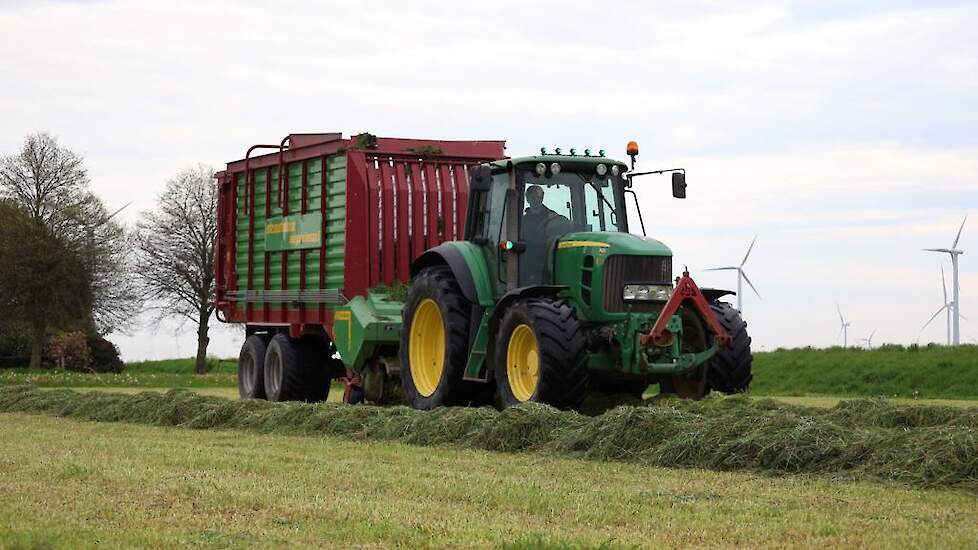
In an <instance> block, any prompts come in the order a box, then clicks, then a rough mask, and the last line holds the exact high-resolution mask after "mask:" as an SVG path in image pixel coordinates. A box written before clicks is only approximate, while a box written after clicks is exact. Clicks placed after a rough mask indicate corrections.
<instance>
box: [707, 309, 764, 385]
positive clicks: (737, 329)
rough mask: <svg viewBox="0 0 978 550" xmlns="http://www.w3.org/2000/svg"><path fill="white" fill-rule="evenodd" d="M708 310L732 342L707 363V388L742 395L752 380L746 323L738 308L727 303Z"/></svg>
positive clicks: (751, 358) (751, 359)
mask: <svg viewBox="0 0 978 550" xmlns="http://www.w3.org/2000/svg"><path fill="white" fill-rule="evenodd" d="M710 307H711V308H712V309H713V313H714V314H715V315H716V317H717V321H719V322H720V324H721V325H722V326H723V328H724V329H725V330H726V331H727V334H729V335H730V339H731V342H730V346H729V347H726V348H722V349H720V351H718V352H717V354H716V355H714V356H713V359H711V360H710V362H709V363H707V369H708V371H707V375H706V383H707V386H708V388H709V389H712V390H716V391H719V392H723V393H741V392H745V391H747V388H749V387H750V382H751V380H752V379H753V378H754V375H753V374H751V366H752V363H753V356H752V355H751V351H750V343H751V338H750V336H749V335H748V334H747V323H746V322H745V321H744V319H743V318H742V317H741V316H740V312H739V311H737V308H735V307H733V306H732V305H730V304H728V303H726V302H713V303H712V304H710Z"/></svg>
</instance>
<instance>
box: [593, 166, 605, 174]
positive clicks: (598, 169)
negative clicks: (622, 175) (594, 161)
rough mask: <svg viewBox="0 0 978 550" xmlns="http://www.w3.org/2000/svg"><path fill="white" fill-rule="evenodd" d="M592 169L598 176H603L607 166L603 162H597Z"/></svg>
mask: <svg viewBox="0 0 978 550" xmlns="http://www.w3.org/2000/svg"><path fill="white" fill-rule="evenodd" d="M594 170H595V172H597V173H598V175H599V176H603V175H605V174H607V173H608V166H607V165H605V164H599V165H597V166H596V167H595V168H594Z"/></svg>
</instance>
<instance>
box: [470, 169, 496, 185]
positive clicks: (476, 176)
mask: <svg viewBox="0 0 978 550" xmlns="http://www.w3.org/2000/svg"><path fill="white" fill-rule="evenodd" d="M491 181H492V169H491V168H489V165H488V164H480V165H479V166H477V167H476V168H475V170H474V171H473V173H472V181H471V183H470V184H469V189H470V190H471V191H488V190H489V183H490V182H491Z"/></svg>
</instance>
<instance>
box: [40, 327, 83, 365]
mask: <svg viewBox="0 0 978 550" xmlns="http://www.w3.org/2000/svg"><path fill="white" fill-rule="evenodd" d="M48 348H49V349H50V353H51V359H52V360H54V362H55V364H56V365H57V366H58V367H60V368H62V369H66V370H73V371H78V372H92V354H91V352H90V351H89V349H88V342H87V341H86V338H85V333H83V332H80V331H75V332H63V333H61V334H58V335H57V336H55V337H53V338H51V341H50V343H49V344H48Z"/></svg>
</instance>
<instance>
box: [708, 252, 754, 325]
mask: <svg viewBox="0 0 978 550" xmlns="http://www.w3.org/2000/svg"><path fill="white" fill-rule="evenodd" d="M756 242H757V235H754V240H752V241H751V242H750V246H749V247H747V254H744V259H743V260H741V261H740V265H728V266H726V267H713V268H710V269H707V270H706V271H736V272H737V310H738V311H741V312H743V311H744V298H743V296H744V293H743V292H742V288H743V281H747V284H748V285H749V286H750V289H751V290H753V291H754V294H757V297H758V298H760V297H761V293H760V292H758V291H757V289H756V288H754V283H752V282H750V279H749V278H747V274H746V273H744V264H746V263H747V258H748V257H749V256H750V251H751V250H753V249H754V243H756Z"/></svg>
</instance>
